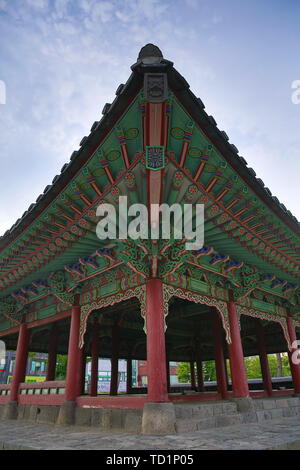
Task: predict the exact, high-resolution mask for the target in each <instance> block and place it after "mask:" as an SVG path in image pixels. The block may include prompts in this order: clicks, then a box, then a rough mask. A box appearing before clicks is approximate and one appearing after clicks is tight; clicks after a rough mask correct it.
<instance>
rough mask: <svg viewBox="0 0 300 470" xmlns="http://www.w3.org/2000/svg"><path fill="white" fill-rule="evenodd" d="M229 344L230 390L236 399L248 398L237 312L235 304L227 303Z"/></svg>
mask: <svg viewBox="0 0 300 470" xmlns="http://www.w3.org/2000/svg"><path fill="white" fill-rule="evenodd" d="M228 314H229V315H228V316H229V325H230V334H231V344H228V352H229V360H230V370H231V380H232V390H233V393H234V396H235V397H236V398H243V397H249V387H248V381H247V375H246V369H245V363H244V353H243V347H242V340H241V334H240V327H239V320H238V312H237V309H236V305H235V303H234V302H233V301H232V300H231V301H229V302H228Z"/></svg>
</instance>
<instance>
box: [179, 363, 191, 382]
mask: <svg viewBox="0 0 300 470" xmlns="http://www.w3.org/2000/svg"><path fill="white" fill-rule="evenodd" d="M177 374H178V382H179V383H189V382H190V381H191V371H190V363H189V362H180V363H179V364H178V367H177Z"/></svg>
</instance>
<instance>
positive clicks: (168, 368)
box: [166, 356, 171, 393]
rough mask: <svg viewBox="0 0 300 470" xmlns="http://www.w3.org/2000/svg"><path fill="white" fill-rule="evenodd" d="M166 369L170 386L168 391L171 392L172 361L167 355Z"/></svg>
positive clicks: (168, 385)
mask: <svg viewBox="0 0 300 470" xmlns="http://www.w3.org/2000/svg"><path fill="white" fill-rule="evenodd" d="M166 370H167V387H168V393H169V392H170V386H171V378H170V361H169V358H168V356H167V358H166Z"/></svg>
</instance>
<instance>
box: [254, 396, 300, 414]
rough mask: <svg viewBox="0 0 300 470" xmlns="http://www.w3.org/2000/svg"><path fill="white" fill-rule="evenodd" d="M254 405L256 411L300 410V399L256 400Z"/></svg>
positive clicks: (271, 398)
mask: <svg viewBox="0 0 300 470" xmlns="http://www.w3.org/2000/svg"><path fill="white" fill-rule="evenodd" d="M253 404H254V409H255V410H257V411H261V410H276V409H286V408H290V409H295V408H300V400H299V398H298V397H280V398H273V397H270V398H255V399H254V400H253Z"/></svg>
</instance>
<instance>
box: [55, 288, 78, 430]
mask: <svg viewBox="0 0 300 470" xmlns="http://www.w3.org/2000/svg"><path fill="white" fill-rule="evenodd" d="M78 304H79V295H77V296H76V298H75V303H74V305H73V307H72V313H71V324H70V334H69V345H68V363H67V377H66V391H65V401H64V403H62V404H61V407H60V410H59V415H58V421H57V423H58V424H73V423H74V421H75V406H76V397H77V396H78V395H80V390H81V387H82V354H83V351H82V349H80V348H79V328H80V305H78Z"/></svg>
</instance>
